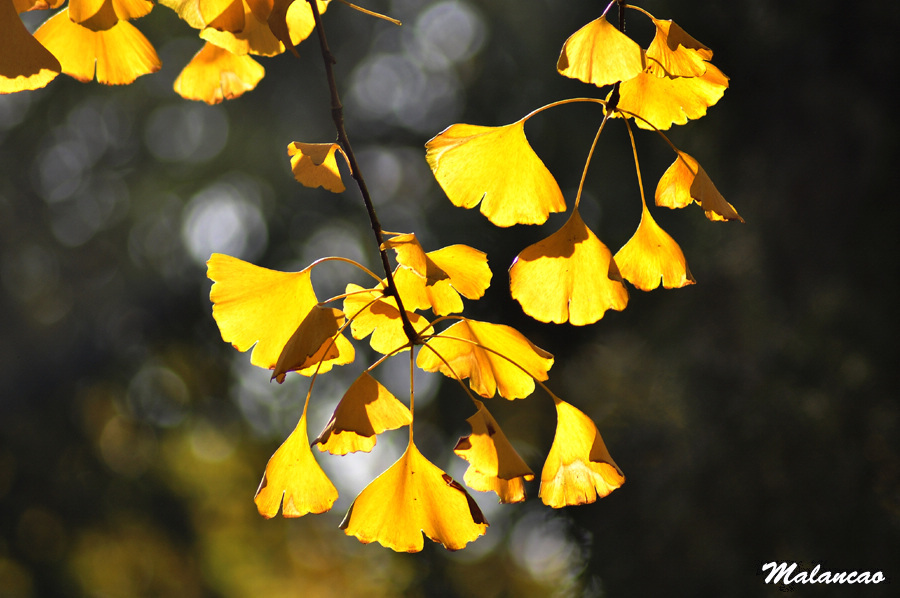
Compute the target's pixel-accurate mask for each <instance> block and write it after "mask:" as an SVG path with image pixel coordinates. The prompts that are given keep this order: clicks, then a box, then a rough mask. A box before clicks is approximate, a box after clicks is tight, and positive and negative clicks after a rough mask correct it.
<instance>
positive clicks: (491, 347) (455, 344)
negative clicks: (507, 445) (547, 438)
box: [416, 318, 553, 399]
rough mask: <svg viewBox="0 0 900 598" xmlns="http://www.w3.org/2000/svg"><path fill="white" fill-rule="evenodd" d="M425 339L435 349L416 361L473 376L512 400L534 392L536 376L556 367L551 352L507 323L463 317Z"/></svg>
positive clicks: (474, 384) (487, 391) (476, 384)
mask: <svg viewBox="0 0 900 598" xmlns="http://www.w3.org/2000/svg"><path fill="white" fill-rule="evenodd" d="M425 344H426V345H427V347H430V349H429V348H425V347H423V348H422V349H421V350H420V351H419V355H418V356H417V358H416V365H418V366H419V367H420V368H422V369H423V370H425V371H427V372H437V371H440V372H441V373H442V374H444V375H445V376H448V377H450V378H455V377H456V376H459V378H460V379H465V378H469V386H470V387H471V388H472V390H474V391H475V392H477V393H478V394H479V395H481V396H483V397H485V398H491V397H492V396H494V394H495V393H498V394H499V395H500V396H501V397H504V398H507V399H521V398H524V397H527V396H528V395H530V394H531V393H532V392H534V378H537V379H538V380H541V381H544V380H546V379H547V377H548V376H547V372H548V371H549V370H550V368H551V367H552V366H553V356H552V355H551V354H550V353H548V352H546V351H544V350H543V349H541V348H540V347H537V346H536V345H534V344H532V342H531V341H529V340H528V339H527V338H525V336H524V335H523V334H522V333H521V332H519V331H518V330H516V329H515V328H512V327H510V326H504V325H503V324H491V323H489V322H478V321H476V320H469V319H465V318H463V319H462V320H460V321H459V322H457V323H456V324H453V325H452V326H450V327H449V328H447V329H446V330H444V331H443V332H441V333H440V334H437V335H435V336H433V337H432V338H430V339H428V340H427V341H426V343H425ZM435 353H438V354H440V355H441V357H443V358H444V359H443V360H442V359H440V358H439V357H438V356H437V355H435ZM444 360H446V362H447V363H449V364H450V367H452V370H451V369H450V368H448V367H447V364H446V363H444ZM520 366H521V367H520ZM454 372H455V375H454Z"/></svg>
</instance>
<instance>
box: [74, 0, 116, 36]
mask: <svg viewBox="0 0 900 598" xmlns="http://www.w3.org/2000/svg"><path fill="white" fill-rule="evenodd" d="M69 18H70V19H72V21H74V22H75V23H78V24H79V25H81V26H82V27H87V28H88V29H90V30H91V31H106V30H107V29H109V28H110V27H112V26H113V25H115V24H116V23H117V22H118V21H119V17H118V16H117V15H116V9H115V8H114V7H113V0H69Z"/></svg>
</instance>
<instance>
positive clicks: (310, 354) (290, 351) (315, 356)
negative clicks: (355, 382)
mask: <svg viewBox="0 0 900 598" xmlns="http://www.w3.org/2000/svg"><path fill="white" fill-rule="evenodd" d="M344 321H345V318H344V314H343V313H342V312H341V310H339V309H334V308H333V307H323V306H321V305H316V306H314V307H313V308H312V310H310V312H309V313H308V314H307V315H306V317H305V318H303V321H302V322H301V323H300V326H299V327H298V328H297V330H295V331H294V334H292V335H291V338H290V339H288V341H287V343H286V344H285V345H284V349H282V351H281V354H280V355H279V356H278V361H277V362H276V363H275V371H274V372H272V378H273V379H277V380H278V382H284V375H285V373H286V372H293V371H300V373H302V374H306V375H312V374H313V373H315V372H316V371H318V372H319V373H320V374H321V373H325V372H327V371H328V370H330V369H331V366H332V365H345V364H347V363H351V362H352V361H353V358H354V356H355V354H354V350H353V345H351V344H350V343H349V342H346V339H344V338H343V336H338V330H339V329H340V327H341V326H342V325H343V324H344ZM336 336H337V338H335V337H336ZM341 340H344V341H345V342H344V343H341V342H339V341H341ZM332 341H333V342H332ZM320 361H321V362H323V363H322V366H321V367H318V368H317V367H316V366H317V365H318V364H319V362H320Z"/></svg>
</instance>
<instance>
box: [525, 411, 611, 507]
mask: <svg viewBox="0 0 900 598" xmlns="http://www.w3.org/2000/svg"><path fill="white" fill-rule="evenodd" d="M556 414H557V423H556V435H555V436H554V437H553V444H552V445H551V446H550V453H549V454H548V455H547V461H546V462H545V463H544V469H543V471H542V472H541V489H540V493H539V495H540V497H541V500H542V501H543V502H544V504H545V505H548V506H550V507H553V508H554V509H558V508H560V507H566V506H571V505H583V504H587V503H592V502H594V501H596V500H597V497H598V496H599V497H600V498H603V497H604V496H607V495H608V494H609V493H610V492H612V491H613V490H615V489H616V488H618V487H620V486H621V485H622V484H623V483H625V476H624V475H623V474H622V470H621V469H619V466H618V465H616V463H615V461H613V459H612V457H611V456H610V454H609V451H608V450H607V449H606V444H604V442H603V438H601V436H600V432H598V431H597V426H596V425H595V424H594V422H593V421H591V418H589V417H588V416H587V415H585V414H584V413H582V412H581V411H579V410H578V409H576V408H575V407H573V406H572V405H570V404H568V403H566V402H565V401H556Z"/></svg>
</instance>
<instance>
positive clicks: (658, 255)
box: [615, 205, 694, 291]
mask: <svg viewBox="0 0 900 598" xmlns="http://www.w3.org/2000/svg"><path fill="white" fill-rule="evenodd" d="M615 261H616V265H617V266H618V267H619V273H620V274H621V275H622V278H624V279H625V280H627V281H628V282H630V283H631V284H633V285H634V286H635V287H637V288H639V289H641V290H642V291H652V290H653V289H655V288H656V287H658V286H659V285H660V281H661V282H662V285H663V287H665V288H667V289H675V288H681V287H683V286H686V285H689V284H694V277H693V276H691V271H690V269H689V268H688V266H687V262H686V261H685V259H684V253H682V252H681V247H679V246H678V243H676V242H675V240H674V239H673V238H672V237H670V236H669V234H668V233H666V231H664V230H663V229H662V228H660V226H659V225H658V224H657V223H656V220H654V219H653V216H651V215H650V211H649V210H648V209H647V206H646V205H645V206H644V209H643V211H642V213H641V223H640V224H639V225H638V229H637V231H636V232H635V233H634V235H633V236H632V237H631V239H629V240H628V242H627V243H625V245H624V246H623V247H622V248H621V249H620V250H619V251H618V252H617V253H616V257H615Z"/></svg>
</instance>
